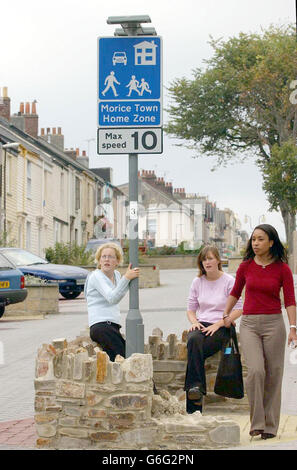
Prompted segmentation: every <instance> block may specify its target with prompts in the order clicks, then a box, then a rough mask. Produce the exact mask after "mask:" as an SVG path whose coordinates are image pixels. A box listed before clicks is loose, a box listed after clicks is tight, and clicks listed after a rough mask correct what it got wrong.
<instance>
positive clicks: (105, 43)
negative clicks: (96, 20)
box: [98, 36, 162, 128]
mask: <svg viewBox="0 0 297 470" xmlns="http://www.w3.org/2000/svg"><path fill="white" fill-rule="evenodd" d="M161 49H162V40H161V38H160V37H159V36H148V37H145V36H135V37H134V36H133V37H130V36H128V37H108V38H99V39H98V57H99V60H98V127H105V128H108V127H113V128H116V127H121V128H122V127H133V128H134V127H135V128H139V127H154V126H156V127H161V126H162V67H161V65H162V51H161Z"/></svg>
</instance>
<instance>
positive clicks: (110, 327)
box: [90, 321, 126, 361]
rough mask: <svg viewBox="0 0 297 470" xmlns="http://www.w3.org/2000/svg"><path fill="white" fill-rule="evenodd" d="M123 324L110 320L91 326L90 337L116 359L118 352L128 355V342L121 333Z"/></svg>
mask: <svg viewBox="0 0 297 470" xmlns="http://www.w3.org/2000/svg"><path fill="white" fill-rule="evenodd" d="M120 328H121V325H118V324H117V323H111V322H109V321H105V322H100V323H95V325H92V326H91V328H90V337H91V340H92V341H95V342H96V343H98V344H99V346H100V347H101V348H102V349H103V351H105V352H106V353H107V354H108V356H109V358H110V360H111V361H114V360H115V357H116V355H117V354H119V355H120V356H122V357H126V342H125V340H124V338H123V336H122V335H121V333H120Z"/></svg>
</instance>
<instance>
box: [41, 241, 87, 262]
mask: <svg viewBox="0 0 297 470" xmlns="http://www.w3.org/2000/svg"><path fill="white" fill-rule="evenodd" d="M45 256H46V259H47V260H48V261H49V262H50V263H55V264H71V265H78V266H87V265H89V264H94V254H93V253H92V251H87V250H86V246H85V245H78V244H77V243H59V242H57V243H55V246H54V247H53V248H52V247H50V248H47V249H46V250H45Z"/></svg>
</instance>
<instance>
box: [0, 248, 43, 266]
mask: <svg viewBox="0 0 297 470" xmlns="http://www.w3.org/2000/svg"><path fill="white" fill-rule="evenodd" d="M3 254H4V256H5V257H6V258H8V259H9V261H11V262H12V263H13V264H14V265H15V266H29V265H32V264H48V261H46V260H45V259H43V258H40V257H39V256H36V255H33V253H30V251H26V250H12V249H11V250H10V249H9V248H8V249H5V250H3Z"/></svg>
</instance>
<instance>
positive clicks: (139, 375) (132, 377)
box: [122, 353, 153, 382]
mask: <svg viewBox="0 0 297 470" xmlns="http://www.w3.org/2000/svg"><path fill="white" fill-rule="evenodd" d="M122 367H123V370H124V372H125V379H126V381H127V382H145V381H147V380H151V378H152V376H153V363H152V356H151V355H150V354H138V353H134V354H132V356H130V357H129V358H128V359H126V361H125V362H124V363H123V366H122Z"/></svg>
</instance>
